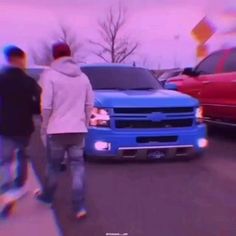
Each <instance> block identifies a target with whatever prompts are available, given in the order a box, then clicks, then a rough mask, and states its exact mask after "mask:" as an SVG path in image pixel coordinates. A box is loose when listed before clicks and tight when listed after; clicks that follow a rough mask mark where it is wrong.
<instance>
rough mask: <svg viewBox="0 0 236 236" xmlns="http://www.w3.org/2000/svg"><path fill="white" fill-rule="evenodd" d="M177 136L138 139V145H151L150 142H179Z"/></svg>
mask: <svg viewBox="0 0 236 236" xmlns="http://www.w3.org/2000/svg"><path fill="white" fill-rule="evenodd" d="M177 140H178V137H177V136H160V137H137V139H136V141H137V143H150V142H158V143H171V142H177Z"/></svg>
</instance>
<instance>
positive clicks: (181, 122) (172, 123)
mask: <svg viewBox="0 0 236 236" xmlns="http://www.w3.org/2000/svg"><path fill="white" fill-rule="evenodd" d="M192 125H193V119H176V120H174V119H173V120H163V121H158V122H155V121H151V120H116V121H115V126H116V128H118V129H152V128H182V127H191V126H192Z"/></svg>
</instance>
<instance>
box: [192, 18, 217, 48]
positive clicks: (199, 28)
mask: <svg viewBox="0 0 236 236" xmlns="http://www.w3.org/2000/svg"><path fill="white" fill-rule="evenodd" d="M215 32H216V28H215V27H214V26H213V25H212V23H211V22H210V21H209V20H208V19H207V18H206V17H204V18H203V19H202V20H201V21H200V22H199V23H198V24H197V25H196V26H195V27H194V28H193V29H192V32H191V33H192V35H193V37H194V38H195V39H196V40H197V41H198V43H200V44H204V43H205V42H206V41H207V40H208V39H209V38H211V36H212V35H213V34H214V33H215Z"/></svg>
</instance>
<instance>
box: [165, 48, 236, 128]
mask: <svg viewBox="0 0 236 236" xmlns="http://www.w3.org/2000/svg"><path fill="white" fill-rule="evenodd" d="M168 83H169V84H172V83H174V84H175V85H176V86H177V90H179V91H181V92H183V93H186V94H189V95H191V96H193V97H195V98H197V99H199V100H200V102H201V104H202V107H203V115H204V117H205V118H206V119H207V120H210V121H213V122H215V123H223V124H224V123H226V124H231V125H232V124H233V125H236V48H231V49H223V50H219V51H216V52H214V53H212V54H210V55H209V56H208V57H206V58H205V59H204V60H203V61H201V62H200V63H199V64H198V65H197V66H196V67H195V68H186V69H185V70H184V71H183V74H182V75H180V76H178V77H174V78H170V79H169V80H168Z"/></svg>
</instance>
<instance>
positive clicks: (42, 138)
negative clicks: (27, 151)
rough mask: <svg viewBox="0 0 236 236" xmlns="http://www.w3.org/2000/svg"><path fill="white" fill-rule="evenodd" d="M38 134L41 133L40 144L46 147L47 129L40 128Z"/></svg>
mask: <svg viewBox="0 0 236 236" xmlns="http://www.w3.org/2000/svg"><path fill="white" fill-rule="evenodd" d="M40 133H41V140H42V143H43V145H44V147H46V145H47V129H46V128H45V127H43V126H42V128H41V132H40Z"/></svg>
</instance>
